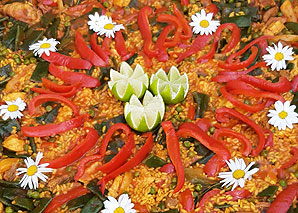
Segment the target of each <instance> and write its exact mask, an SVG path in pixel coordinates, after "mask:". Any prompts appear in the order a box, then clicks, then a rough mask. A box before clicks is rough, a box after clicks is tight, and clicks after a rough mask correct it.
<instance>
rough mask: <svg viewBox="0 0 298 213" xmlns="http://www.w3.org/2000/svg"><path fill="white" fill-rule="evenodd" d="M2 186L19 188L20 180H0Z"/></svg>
mask: <svg viewBox="0 0 298 213" xmlns="http://www.w3.org/2000/svg"><path fill="white" fill-rule="evenodd" d="M0 186H3V187H8V188H19V187H20V185H19V182H15V181H5V180H0Z"/></svg>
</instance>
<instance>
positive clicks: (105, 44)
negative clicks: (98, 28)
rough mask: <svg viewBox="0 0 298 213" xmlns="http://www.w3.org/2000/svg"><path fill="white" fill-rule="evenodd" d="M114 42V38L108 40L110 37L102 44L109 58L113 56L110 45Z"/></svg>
mask: <svg viewBox="0 0 298 213" xmlns="http://www.w3.org/2000/svg"><path fill="white" fill-rule="evenodd" d="M111 42H112V38H108V37H105V38H104V40H103V42H102V45H101V46H102V49H103V51H104V52H105V53H106V54H107V55H108V56H109V55H111V51H110V44H111Z"/></svg>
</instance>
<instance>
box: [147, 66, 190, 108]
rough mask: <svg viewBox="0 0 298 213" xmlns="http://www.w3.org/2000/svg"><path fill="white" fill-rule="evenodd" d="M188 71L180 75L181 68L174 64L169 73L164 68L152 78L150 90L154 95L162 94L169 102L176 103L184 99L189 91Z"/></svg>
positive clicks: (166, 101)
mask: <svg viewBox="0 0 298 213" xmlns="http://www.w3.org/2000/svg"><path fill="white" fill-rule="evenodd" d="M188 88H189V85H188V78H187V75H186V73H184V75H182V76H181V75H180V73H179V70H178V69H177V68H176V67H174V66H172V67H171V69H170V71H169V73H168V75H167V74H166V72H165V71H164V70H163V69H159V70H158V71H157V73H155V74H153V75H152V76H151V78H150V90H151V91H152V92H153V94H154V95H157V94H160V95H161V96H162V98H163V100H164V102H165V103H167V104H176V103H179V102H181V101H183V100H184V98H185V97H186V95H187V92H188Z"/></svg>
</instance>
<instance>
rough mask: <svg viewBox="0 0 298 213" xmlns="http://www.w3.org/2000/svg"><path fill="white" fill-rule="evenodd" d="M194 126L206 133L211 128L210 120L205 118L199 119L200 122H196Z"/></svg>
mask: <svg viewBox="0 0 298 213" xmlns="http://www.w3.org/2000/svg"><path fill="white" fill-rule="evenodd" d="M195 124H196V125H197V126H198V127H200V129H201V130H203V131H204V132H207V131H208V130H209V129H210V127H211V123H210V120H209V119H207V118H201V119H200V120H197V121H196V122H195Z"/></svg>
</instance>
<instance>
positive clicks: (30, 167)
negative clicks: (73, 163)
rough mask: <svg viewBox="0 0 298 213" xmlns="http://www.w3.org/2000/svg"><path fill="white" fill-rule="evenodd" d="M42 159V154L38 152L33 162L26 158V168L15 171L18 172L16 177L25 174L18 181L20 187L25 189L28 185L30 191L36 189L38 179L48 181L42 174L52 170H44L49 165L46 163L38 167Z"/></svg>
mask: <svg viewBox="0 0 298 213" xmlns="http://www.w3.org/2000/svg"><path fill="white" fill-rule="evenodd" d="M42 158H43V154H42V152H38V153H37V155H36V159H35V162H34V161H33V160H32V159H31V158H30V157H28V158H26V159H25V160H24V162H25V164H26V166H27V168H18V169H17V171H19V173H17V175H21V174H23V173H25V174H24V176H23V177H22V179H21V180H20V184H21V187H23V188H26V186H27V185H28V186H29V188H30V189H37V188H38V178H40V179H41V180H43V181H46V180H47V179H48V177H47V176H46V175H44V174H42V173H43V172H52V171H53V169H51V168H46V167H47V166H48V165H49V164H48V163H44V164H40V165H38V164H39V162H40V160H41V159H42Z"/></svg>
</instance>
